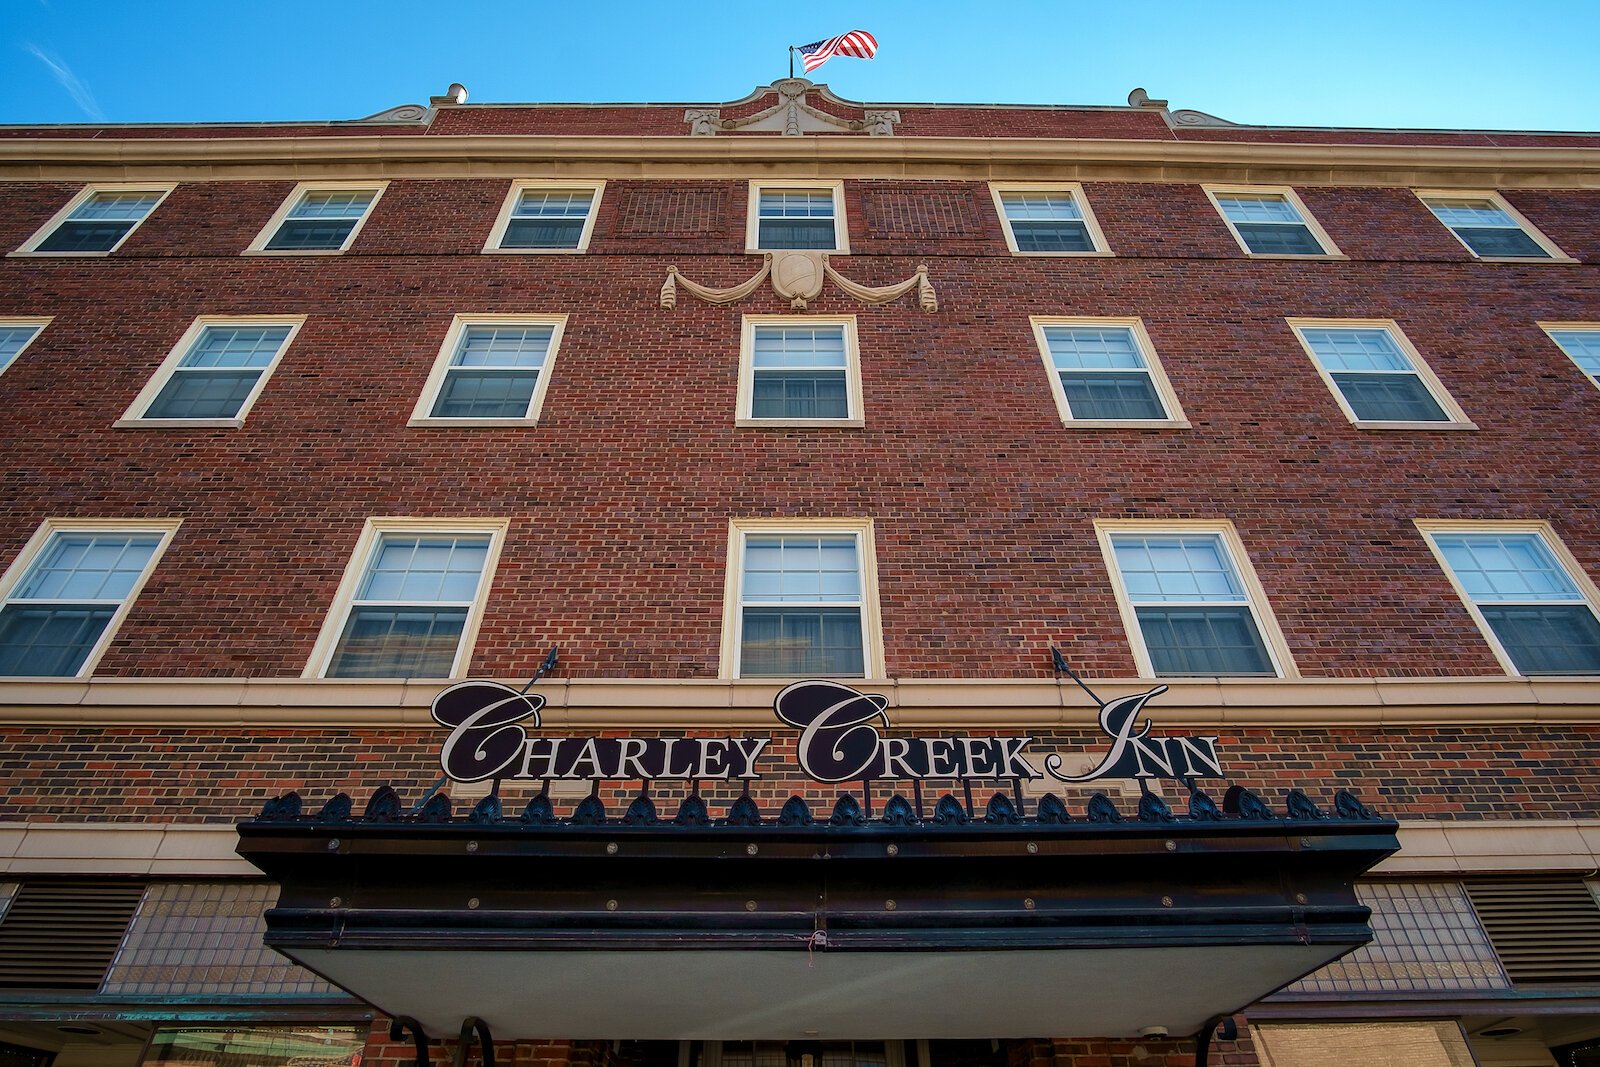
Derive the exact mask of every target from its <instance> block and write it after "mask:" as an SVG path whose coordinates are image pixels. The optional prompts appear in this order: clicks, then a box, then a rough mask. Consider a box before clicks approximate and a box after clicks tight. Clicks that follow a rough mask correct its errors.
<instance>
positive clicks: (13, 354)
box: [0, 319, 50, 373]
mask: <svg viewBox="0 0 1600 1067" xmlns="http://www.w3.org/2000/svg"><path fill="white" fill-rule="evenodd" d="M48 325H50V320H49V319H0V373H4V372H5V369H6V368H7V367H9V366H11V364H12V363H13V362H15V361H16V358H17V357H18V356H20V355H22V350H23V349H24V348H27V347H28V346H29V345H30V344H32V343H33V339H34V338H35V337H38V336H39V331H40V330H42V329H44V328H45V327H46V326H48Z"/></svg>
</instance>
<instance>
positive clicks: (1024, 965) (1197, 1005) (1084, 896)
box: [239, 793, 1398, 1040]
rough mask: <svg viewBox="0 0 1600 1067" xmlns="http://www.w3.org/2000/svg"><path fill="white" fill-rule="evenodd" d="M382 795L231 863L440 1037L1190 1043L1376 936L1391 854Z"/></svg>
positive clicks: (1375, 836) (1077, 831) (1336, 844)
mask: <svg viewBox="0 0 1600 1067" xmlns="http://www.w3.org/2000/svg"><path fill="white" fill-rule="evenodd" d="M392 796H393V794H392V793H389V794H387V797H385V796H382V795H380V797H378V798H375V802H374V804H373V805H369V810H368V814H367V815H366V816H355V815H354V814H353V813H352V812H351V811H350V805H349V802H348V801H341V800H339V799H336V800H335V801H333V802H330V804H329V805H328V806H327V807H325V808H324V809H323V811H322V812H321V813H319V814H317V815H311V816H302V815H300V814H299V813H298V802H297V800H296V801H295V802H293V803H280V802H275V804H276V805H277V806H276V807H274V806H270V805H269V810H268V811H267V812H264V813H263V817H262V818H261V819H258V820H256V821H253V822H249V823H245V824H243V825H242V826H241V827H240V838H241V844H240V847H239V851H240V853H241V854H242V855H243V856H245V857H246V858H247V859H249V860H250V861H251V862H253V863H255V864H256V865H257V866H258V867H260V868H261V869H262V870H263V871H265V872H266V873H267V874H268V875H269V876H270V877H272V878H274V879H276V880H277V881H278V882H280V883H281V885H282V893H281V895H280V898H279V906H278V907H277V908H275V909H273V910H272V911H269V912H268V913H267V938H266V940H267V943H268V944H269V945H271V946H273V947H274V948H277V949H278V950H280V951H282V952H283V953H285V954H286V955H288V956H289V957H290V958H292V959H294V960H295V961H296V962H299V963H301V964H303V965H304V966H307V967H309V968H311V969H312V970H314V971H316V972H318V973H319V974H322V975H323V976H325V977H326V978H328V979H329V980H331V981H333V982H335V983H337V984H338V985H340V986H342V987H344V988H346V989H348V990H350V991H351V992H352V993H354V994H356V995H357V996H359V997H361V998H363V999H365V1000H367V1001H369V1002H370V1003H372V1004H373V1005H374V1006H375V1007H377V1008H378V1009H380V1010H382V1011H384V1012H386V1013H388V1014H390V1015H405V1016H411V1017H413V1018H415V1019H416V1020H417V1021H419V1022H420V1023H421V1024H422V1025H423V1027H424V1028H425V1029H426V1030H427V1031H428V1032H429V1033H430V1034H432V1035H433V1036H443V1035H446V1034H452V1033H454V1032H455V1031H456V1029H457V1028H459V1026H460V1025H461V1022H462V1020H463V1019H464V1018H466V1017H470V1016H476V1017H478V1018H481V1019H483V1020H484V1021H486V1022H487V1023H488V1024H489V1026H490V1027H491V1028H492V1030H493V1032H494V1035H495V1036H496V1037H497V1038H501V1039H512V1038H571V1039H684V1038H720V1039H724V1040H734V1039H746V1038H763V1039H773V1038H791V1037H794V1038H799V1037H810V1036H817V1037H821V1038H825V1039H826V1038H857V1039H865V1038H884V1037H1023V1036H1062V1035H1091V1034H1092V1035H1107V1036H1117V1035H1131V1034H1134V1033H1136V1032H1137V1031H1138V1030H1140V1029H1142V1028H1145V1027H1151V1026H1162V1027H1165V1028H1166V1029H1167V1030H1168V1031H1169V1032H1171V1033H1173V1034H1175V1035H1176V1034H1187V1033H1193V1032H1195V1031H1197V1030H1198V1029H1199V1028H1200V1027H1201V1026H1203V1025H1204V1024H1205V1023H1206V1021H1207V1020H1208V1019H1210V1018H1212V1017H1215V1016H1217V1015H1223V1014H1227V1013H1231V1012H1233V1011H1236V1010H1238V1009H1240V1008H1242V1007H1243V1006H1245V1005H1246V1004H1249V1003H1251V1002H1253V1001H1255V1000H1257V999H1259V998H1260V997H1262V996H1264V995H1266V994H1268V993H1270V992H1272V991H1273V990H1275V989H1277V988H1279V987H1280V986H1282V985H1284V984H1286V983H1288V982H1291V981H1293V980H1294V979H1296V978H1298V977H1300V976H1301V975H1303V974H1305V973H1307V972H1308V971H1311V970H1313V969H1315V968H1316V967H1319V966H1321V965H1322V964H1324V963H1326V962H1328V961H1329V960H1332V959H1335V958H1337V957H1338V956H1340V955H1342V954H1343V953H1345V952H1347V951H1349V950H1350V949H1352V948H1354V947H1356V946H1357V945H1360V944H1363V943H1365V942H1366V941H1368V940H1369V939H1370V937H1371V933H1370V930H1369V929H1368V926H1367V917H1368V912H1367V909H1366V908H1365V907H1363V906H1361V905H1360V904H1359V903H1358V902H1357V901H1356V898H1355V896H1354V892H1353V890H1352V883H1353V882H1354V880H1355V879H1356V878H1357V877H1359V876H1360V875H1361V874H1362V873H1363V872H1365V871H1366V870H1367V869H1368V868H1370V867H1371V866H1372V865H1373V864H1375V863H1376V862H1378V861H1379V860H1380V859H1382V858H1383V857H1384V856H1387V855H1389V854H1391V853H1392V852H1394V851H1395V850H1396V849H1397V847H1398V842H1397V841H1396V838H1395V831H1396V825H1395V824H1394V823H1393V822H1390V821H1387V820H1382V819H1378V818H1377V817H1375V816H1373V815H1372V814H1371V812H1369V811H1367V810H1366V809H1365V808H1362V807H1361V806H1360V805H1359V803H1356V802H1354V800H1353V798H1348V796H1347V795H1346V796H1344V797H1341V798H1340V800H1339V802H1338V803H1337V804H1336V812H1337V814H1336V815H1335V816H1334V817H1332V818H1329V817H1326V816H1324V815H1323V814H1322V813H1321V812H1320V811H1318V810H1317V809H1316V808H1315V806H1313V805H1311V804H1310V803H1309V802H1307V801H1305V798H1304V796H1303V795H1299V794H1297V795H1296V798H1295V799H1294V800H1293V801H1292V802H1291V804H1290V808H1289V810H1290V815H1289V816H1288V817H1275V816H1273V815H1272V813H1270V812H1268V811H1267V810H1266V809H1265V806H1264V805H1262V804H1260V802H1259V799H1258V798H1254V797H1253V796H1252V797H1251V798H1250V800H1247V801H1245V802H1243V803H1242V804H1241V803H1238V802H1237V798H1236V797H1234V798H1230V799H1231V800H1232V801H1234V802H1230V803H1229V804H1228V805H1226V808H1227V809H1229V810H1226V811H1220V812H1219V811H1217V810H1216V809H1215V807H1214V806H1211V805H1209V804H1207V803H1202V804H1199V805H1198V806H1196V807H1192V809H1191V810H1193V811H1195V812H1196V813H1197V814H1196V815H1195V816H1191V817H1188V818H1180V817H1175V816H1173V815H1172V813H1171V812H1167V811H1165V809H1164V806H1162V808H1161V809H1160V810H1157V809H1154V808H1152V807H1150V806H1148V805H1146V806H1144V808H1143V809H1142V812H1141V814H1143V815H1145V816H1146V817H1145V818H1140V819H1137V820H1124V819H1122V818H1121V817H1120V815H1119V814H1118V813H1116V812H1115V810H1114V809H1108V804H1107V803H1105V802H1103V800H1104V798H1100V800H1101V801H1102V803H1099V804H1098V805H1092V806H1091V810H1092V811H1096V812H1097V813H1098V815H1097V821H1086V820H1085V821H1079V820H1073V819H1069V820H1068V821H1058V820H1059V818H1060V816H1058V815H1057V814H1056V813H1055V812H1053V811H1050V812H1048V815H1049V819H1050V821H1041V820H1040V819H1039V818H1033V819H1024V818H1021V817H1020V816H1017V815H1015V813H1014V812H1004V811H1003V812H1002V817H1001V818H996V819H994V821H978V820H970V821H962V820H960V819H959V818H955V817H951V818H949V819H947V821H945V822H943V823H938V822H934V823H923V822H920V821H915V820H906V819H904V818H896V820H895V821H893V822H889V821H884V820H876V821H874V820H868V819H865V818H862V817H861V816H860V813H859V811H853V810H851V809H852V806H851V805H843V804H842V805H841V807H842V808H843V809H844V812H843V814H844V817H843V818H840V817H839V816H840V811H839V809H836V810H835V817H834V818H832V819H830V820H828V821H815V822H813V821H810V818H809V812H807V813H806V817H805V818H804V819H802V818H797V817H791V818H788V819H787V820H786V821H784V822H771V821H759V815H758V819H757V821H752V820H751V819H750V818H749V813H750V811H751V810H753V808H754V805H753V804H746V805H745V806H744V808H743V810H742V811H741V812H740V813H739V816H738V818H737V821H730V820H729V819H723V820H716V821H713V820H710V819H709V818H706V819H702V820H698V821H697V820H687V824H679V823H676V822H674V823H663V822H659V821H649V820H646V819H639V820H636V821H634V822H631V823H624V822H598V823H597V822H593V821H574V820H572V819H555V818H554V817H553V816H550V817H548V818H546V817H544V814H545V811H544V810H542V809H536V810H535V811H534V814H533V817H531V818H516V817H512V818H505V817H502V816H501V815H500V813H499V811H498V805H497V804H493V805H482V804H481V805H479V808H478V809H477V810H475V811H474V813H473V815H472V816H469V817H468V818H465V819H453V818H451V817H450V815H449V813H448V811H447V810H446V811H443V812H441V811H440V809H439V807H438V805H435V806H434V808H433V810H432V812H431V813H429V814H427V816H426V819H425V818H424V815H423V814H422V813H419V814H418V815H415V816H413V815H408V814H403V813H402V811H401V809H400V808H399V807H398V806H397V805H395V804H393V803H392V802H391V801H390V800H389V799H388V798H392ZM745 799H746V800H747V799H748V798H745ZM1251 800H1253V801H1254V803H1251V802H1250V801H1251ZM380 801H381V802H380ZM530 808H534V806H532V805H530ZM426 810H427V809H424V811H425V812H426ZM785 811H786V812H788V813H790V815H791V816H793V815H794V814H795V809H794V802H791V804H790V805H789V806H787V807H786V808H785ZM1108 811H1109V815H1108ZM1241 811H1242V812H1246V813H1248V814H1241ZM990 814H991V815H993V814H994V809H993V807H991V811H990ZM1061 814H1063V815H1064V811H1063V812H1062V813H1061ZM1111 816H1115V819H1114V820H1113V819H1112V818H1111Z"/></svg>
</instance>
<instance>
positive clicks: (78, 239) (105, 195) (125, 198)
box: [12, 183, 176, 256]
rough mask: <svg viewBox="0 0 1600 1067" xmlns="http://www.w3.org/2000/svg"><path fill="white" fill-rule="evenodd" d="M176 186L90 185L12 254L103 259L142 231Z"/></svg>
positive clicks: (158, 184)
mask: <svg viewBox="0 0 1600 1067" xmlns="http://www.w3.org/2000/svg"><path fill="white" fill-rule="evenodd" d="M174 188H176V187H175V186H173V185H163V184H160V183H157V184H154V185H90V186H87V187H86V188H85V189H84V190H83V191H82V192H80V193H79V194H78V195H77V196H75V197H73V198H72V199H71V200H70V201H68V202H67V206H66V207H64V208H62V209H61V210H60V211H58V212H56V214H55V217H53V218H52V219H51V220H50V221H49V222H47V223H45V224H44V225H43V226H41V227H40V228H39V229H38V230H37V231H36V232H35V233H34V235H33V236H32V237H30V238H28V240H27V242H26V243H25V244H24V245H23V246H22V247H21V248H19V249H17V250H16V251H15V252H13V253H12V255H33V256H103V255H106V254H107V253H110V252H114V251H116V250H117V248H118V247H120V246H121V244H122V242H123V241H126V240H127V239H128V235H129V234H131V233H132V232H133V231H134V230H136V229H138V228H139V224H140V223H141V222H143V221H144V220H145V218H146V217H147V216H148V215H149V214H150V212H152V211H154V210H155V209H156V205H157V204H159V203H161V201H163V200H165V199H166V197H167V194H168V193H170V192H172V190H173V189H174Z"/></svg>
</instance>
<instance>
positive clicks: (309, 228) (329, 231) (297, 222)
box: [267, 219, 359, 251]
mask: <svg viewBox="0 0 1600 1067" xmlns="http://www.w3.org/2000/svg"><path fill="white" fill-rule="evenodd" d="M357 221H359V220H357V219H285V220H284V222H283V224H282V225H281V226H279V227H278V232H277V233H275V234H273V235H272V240H270V241H268V242H267V248H269V249H271V250H273V251H277V250H280V249H329V248H341V247H343V245H344V241H345V238H346V237H349V236H350V231H351V230H353V229H355V228H356V222H357Z"/></svg>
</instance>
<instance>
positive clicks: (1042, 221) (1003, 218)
mask: <svg viewBox="0 0 1600 1067" xmlns="http://www.w3.org/2000/svg"><path fill="white" fill-rule="evenodd" d="M989 193H990V195H991V196H993V197H994V204H995V210H996V211H997V212H998V213H999V215H1000V224H1001V228H1002V229H1003V230H1004V231H1005V235H1006V243H1007V244H1008V245H1009V246H1010V247H1011V251H1012V252H1014V253H1016V254H1017V255H1023V256H1027V255H1039V256H1070V255H1079V256H1083V255H1089V256H1096V255H1098V256H1109V255H1110V254H1111V252H1110V251H1109V250H1108V249H1107V247H1106V239H1105V236H1104V235H1103V234H1102V233H1101V232H1100V226H1099V224H1098V223H1096V222H1095V218H1094V212H1093V211H1091V210H1090V209H1089V201H1088V200H1087V199H1086V198H1085V197H1084V195H1083V187H1082V186H1081V185H1078V184H1077V183H1075V182H1074V183H1071V184H1063V185H1002V184H996V183H993V182H991V183H990V185H989Z"/></svg>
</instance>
